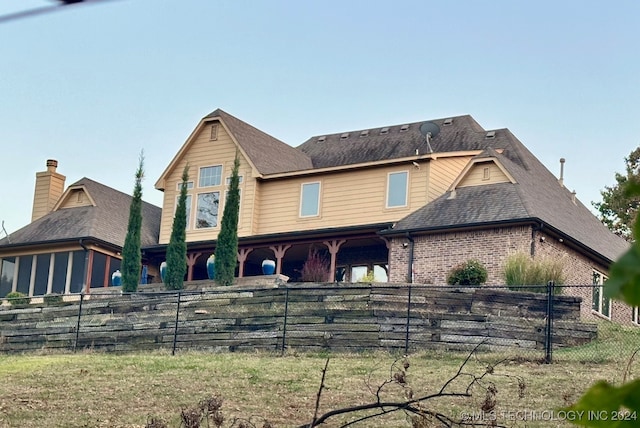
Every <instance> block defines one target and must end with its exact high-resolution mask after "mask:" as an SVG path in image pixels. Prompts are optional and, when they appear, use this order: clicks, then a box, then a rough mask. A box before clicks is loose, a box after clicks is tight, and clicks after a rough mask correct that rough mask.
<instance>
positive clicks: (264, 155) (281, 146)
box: [204, 109, 313, 174]
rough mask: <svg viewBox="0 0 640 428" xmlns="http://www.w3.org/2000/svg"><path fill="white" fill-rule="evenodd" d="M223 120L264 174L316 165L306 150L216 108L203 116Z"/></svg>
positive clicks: (297, 169)
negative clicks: (290, 144)
mask: <svg viewBox="0 0 640 428" xmlns="http://www.w3.org/2000/svg"><path fill="white" fill-rule="evenodd" d="M204 119H205V120H207V119H220V120H221V121H222V122H223V123H224V124H225V125H226V126H227V128H228V129H229V131H230V132H231V134H232V135H233V137H235V139H236V141H237V142H238V144H239V145H240V147H242V150H244V152H245V153H246V154H247V156H248V157H249V160H250V161H251V162H252V163H253V165H254V166H255V167H256V168H257V169H258V171H259V172H260V173H261V174H277V173H282V172H291V171H300V170H305V169H310V168H312V167H313V165H312V163H311V159H310V158H309V157H308V156H307V155H306V154H304V153H303V152H301V151H299V150H296V149H295V148H293V147H291V146H289V145H288V144H286V143H283V142H282V141H280V140H278V139H277V138H274V137H272V136H271V135H269V134H266V133H264V132H262V131H260V130H259V129H257V128H254V127H253V126H251V125H249V124H248V123H246V122H243V121H242V120H240V119H238V118H236V117H234V116H232V115H230V114H229V113H226V112H225V111H223V110H220V109H217V110H215V111H213V112H212V113H210V114H208V115H207V116H205V117H204Z"/></svg>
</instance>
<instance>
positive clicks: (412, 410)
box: [297, 342, 525, 428]
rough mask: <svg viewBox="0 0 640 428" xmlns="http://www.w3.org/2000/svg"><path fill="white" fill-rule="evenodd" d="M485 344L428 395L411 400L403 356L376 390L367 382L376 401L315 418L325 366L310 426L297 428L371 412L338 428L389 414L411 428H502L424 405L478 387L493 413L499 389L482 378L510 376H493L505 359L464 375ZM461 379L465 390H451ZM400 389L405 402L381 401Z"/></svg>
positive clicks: (482, 406)
mask: <svg viewBox="0 0 640 428" xmlns="http://www.w3.org/2000/svg"><path fill="white" fill-rule="evenodd" d="M483 344H484V342H481V343H479V344H477V345H476V346H475V347H474V348H473V349H472V350H471V351H470V352H469V354H468V355H467V357H466V358H465V360H464V361H463V362H462V364H461V365H460V367H459V368H458V370H457V372H456V373H455V374H454V375H453V376H452V377H451V378H450V379H448V380H447V381H446V382H445V383H444V384H443V385H442V387H441V388H440V389H439V390H438V391H437V392H435V393H431V394H423V395H420V396H418V397H414V395H415V393H414V390H413V388H412V387H411V386H410V385H409V380H408V377H407V371H408V369H409V367H410V363H409V360H408V359H407V358H406V357H405V358H403V359H402V364H401V365H400V360H396V361H394V362H393V364H392V365H391V372H390V375H389V377H388V379H385V380H384V381H383V382H382V383H380V384H379V385H378V386H377V387H376V388H372V387H371V385H370V383H369V382H368V383H367V386H368V387H369V391H371V393H372V394H373V395H374V397H375V399H374V401H372V402H371V403H366V404H361V405H356V406H348V407H344V408H340V409H334V410H330V411H328V412H326V413H324V414H322V415H320V416H317V413H318V407H319V403H320V397H321V395H322V390H323V389H324V388H325V383H324V381H325V375H326V369H327V365H328V360H327V364H325V368H324V370H323V372H322V381H321V383H320V388H319V390H318V393H317V399H316V408H315V412H314V416H313V419H312V421H311V423H309V424H304V425H300V426H299V427H297V428H314V427H317V426H320V425H322V424H324V423H325V422H326V421H327V420H329V419H330V418H334V417H336V416H338V415H346V414H355V413H360V412H367V411H373V413H369V414H366V415H363V416H361V417H358V418H357V419H355V420H353V421H351V422H348V423H346V424H343V425H341V428H345V427H349V426H352V425H355V424H357V423H360V422H363V421H365V420H368V419H372V418H376V417H380V416H383V415H386V414H389V413H393V412H398V411H402V412H405V413H406V414H407V415H408V417H409V419H410V421H411V424H412V426H413V427H414V428H422V427H427V426H430V425H427V424H430V422H432V421H434V420H435V421H437V422H439V423H440V424H442V426H444V427H465V426H475V427H477V426H492V427H501V426H503V425H499V424H498V423H497V421H496V420H486V421H485V420H480V421H478V420H471V419H468V418H464V417H460V418H454V417H451V416H448V415H446V414H444V413H442V412H439V411H437V410H433V409H430V408H429V407H428V406H427V402H428V401H429V400H434V399H438V398H444V397H449V398H452V397H453V398H463V399H466V398H471V397H473V389H474V388H475V387H477V388H480V389H481V390H482V391H484V393H485V396H484V400H483V401H482V403H481V404H480V410H481V411H483V412H486V413H490V412H492V411H494V409H495V407H496V404H497V399H496V396H497V394H498V389H497V387H496V385H495V384H494V383H493V382H490V381H486V379H485V378H487V377H488V376H504V377H513V376H511V375H507V374H500V375H498V374H496V373H495V367H496V366H497V365H499V364H501V363H503V362H504V361H506V360H501V361H498V362H497V363H494V364H490V365H488V366H487V367H486V369H485V371H484V373H482V374H480V375H477V374H474V373H469V372H465V367H466V366H467V364H468V363H469V361H470V360H471V358H472V357H474V356H475V355H476V351H477V350H478V348H479V347H480V346H481V345H483ZM461 378H468V379H469V380H468V382H467V383H466V387H465V388H464V389H460V388H454V383H455V382H456V381H458V380H459V379H461ZM516 378H517V380H518V390H519V392H518V395H519V396H520V398H522V397H523V396H524V390H525V383H524V380H523V379H522V378H520V377H517V376H516ZM392 385H397V386H399V387H400V388H401V389H402V391H403V392H404V398H405V399H404V400H394V401H391V400H385V399H384V398H383V394H384V393H385V392H386V391H387V389H388V388H389V387H390V386H392Z"/></svg>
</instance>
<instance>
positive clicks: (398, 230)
mask: <svg viewBox="0 0 640 428" xmlns="http://www.w3.org/2000/svg"><path fill="white" fill-rule="evenodd" d="M236 156H238V158H239V160H240V192H241V193H240V196H241V197H240V217H239V224H238V236H239V251H238V261H239V263H238V276H241V277H242V276H250V275H257V274H260V272H261V270H260V269H261V264H262V261H263V260H264V259H267V258H269V259H274V260H275V261H276V270H277V273H282V274H285V275H287V276H289V277H291V278H292V280H296V279H299V278H300V271H301V268H302V265H303V263H304V261H305V260H306V258H307V255H308V254H309V251H310V250H311V249H314V248H315V249H319V250H321V251H322V252H324V253H326V255H327V262H328V264H329V266H330V268H329V274H328V278H327V280H328V281H335V280H337V279H343V278H342V273H343V272H344V279H345V280H347V281H356V280H358V279H359V278H361V277H362V276H364V275H366V274H371V273H373V274H374V275H375V278H376V280H377V281H390V282H398V283H406V282H416V283H433V284H440V283H443V282H444V281H445V277H446V274H447V273H448V271H449V270H450V269H451V268H452V267H453V266H455V265H457V264H459V263H460V262H464V261H466V260H468V259H470V258H475V259H478V260H480V261H481V262H482V263H483V264H485V266H487V268H488V271H489V283H490V284H499V283H500V282H502V281H501V270H502V266H503V264H504V261H505V259H506V257H507V256H508V255H509V254H511V253H513V252H515V251H525V252H527V253H529V254H531V255H533V256H537V255H540V254H549V255H553V256H556V257H560V256H561V257H563V258H565V259H566V260H567V263H566V272H565V273H566V276H567V278H568V283H570V284H591V283H592V282H593V281H594V279H595V280H597V281H602V280H603V279H604V278H605V277H606V274H607V271H608V267H609V265H610V264H611V262H612V261H613V260H615V259H616V258H617V257H618V256H619V255H620V254H621V253H622V252H624V251H625V250H626V248H628V244H627V243H626V242H625V241H623V240H622V239H620V238H618V237H617V236H615V235H614V234H612V233H611V232H609V230H608V229H607V228H606V227H605V226H603V225H602V224H601V223H600V222H599V221H598V220H597V218H595V217H594V216H593V214H592V213H591V212H590V211H589V209H588V208H587V207H585V206H584V205H583V204H582V203H580V201H579V200H578V199H577V198H576V197H575V194H573V193H572V192H570V191H569V190H568V189H566V188H565V187H564V186H563V182H562V178H560V179H558V178H556V177H555V176H554V175H553V174H552V173H551V172H550V171H548V170H547V168H545V167H544V166H543V165H542V164H541V163H540V162H539V161H538V159H536V157H535V156H534V155H533V154H531V152H529V151H528V150H527V148H526V147H525V146H524V145H523V144H522V143H521V142H520V141H518V139H517V138H516V137H515V136H514V135H513V134H512V133H511V132H510V131H509V130H507V129H498V130H489V131H487V130H485V129H483V128H482V127H481V126H480V125H479V124H478V123H477V122H476V121H475V120H474V119H473V118H472V117H471V116H458V117H450V118H444V119H437V120H431V121H423V122H417V123H405V124H398V125H394V126H383V127H380V128H374V129H362V130H356V131H349V132H342V133H337V134H327V135H319V136H314V137H312V138H310V139H308V140H307V141H306V142H304V143H303V144H301V145H300V146H298V147H296V148H294V147H291V146H289V145H288V144H285V143H284V142H282V141H279V140H277V139H276V138H274V137H272V136H270V135H268V134H266V133H265V132H263V131H260V130H258V129H256V128H255V127H253V126H251V125H249V124H248V123H246V122H243V121H241V120H240V119H238V118H236V117H234V116H232V115H230V114H228V113H226V112H224V111H222V110H215V111H214V112H212V113H211V114H209V115H207V116H205V117H204V118H202V120H200V122H199V123H198V124H197V126H196V127H195V129H194V130H193V132H192V133H191V135H189V136H188V138H187V139H186V141H185V142H184V144H183V145H182V147H181V148H180V149H179V150H178V151H177V153H176V155H175V156H174V158H173V159H172V161H171V162H170V163H169V165H168V166H167V167H166V169H165V170H164V172H163V173H162V175H161V176H160V178H159V179H158V180H157V182H156V183H155V187H156V188H157V189H158V190H160V191H162V192H163V193H164V196H163V198H164V200H163V206H162V210H161V212H160V210H159V209H153V208H151V207H147V210H148V211H146V212H145V221H147V226H148V227H150V229H149V234H148V235H147V238H149V239H148V240H145V242H144V243H143V253H144V259H145V263H146V264H148V265H149V268H150V270H149V272H151V275H152V276H154V279H155V280H158V276H157V273H156V272H157V267H158V266H159V265H160V263H161V262H162V261H163V260H164V257H165V256H164V254H165V250H166V246H167V244H168V242H169V237H170V234H171V227H172V222H173V215H174V212H175V206H176V202H177V198H178V194H179V188H180V185H181V182H182V178H181V176H182V172H183V170H184V168H185V167H186V166H188V168H189V169H188V171H189V180H188V182H187V189H188V196H187V207H188V209H187V231H186V237H187V243H188V254H187V264H188V274H187V279H188V280H193V279H202V278H205V277H206V267H205V263H206V259H207V258H208V256H209V255H210V254H211V253H212V252H213V251H214V250H215V244H216V239H217V236H218V233H219V231H220V217H221V215H222V212H223V208H224V203H225V198H226V192H227V190H228V183H229V179H230V174H231V170H232V165H233V162H234V159H235V157H236ZM54 172H55V171H54ZM84 180H85V181H84V186H87V189H88V191H87V195H90V194H91V192H93V191H92V190H91V189H90V188H89V187H90V185H89V184H88V183H91V185H93V186H99V185H98V184H97V183H94V182H90V180H87V179H84ZM81 181H83V180H81ZM76 184H78V183H76ZM58 187H59V186H58ZM70 191H73V190H72V189H71V187H70V188H69V189H67V191H65V192H64V194H63V195H62V197H61V198H60V201H62V204H61V203H59V202H56V204H54V205H53V206H52V207H44V208H39V210H40V211H39V212H41V213H43V214H41V215H43V217H42V218H40V219H37V220H35V221H34V222H33V223H32V224H30V225H28V226H26V227H25V228H24V229H22V230H20V231H18V232H16V233H14V234H12V235H11V236H10V237H9V238H10V239H11V243H9V242H7V239H6V238H5V239H4V240H2V241H0V257H2V260H3V264H2V266H4V264H5V260H8V265H9V266H11V263H14V264H15V265H17V264H18V263H17V260H16V261H15V262H12V260H14V259H16V258H17V259H21V258H22V257H27V256H31V257H32V258H34V257H35V258H36V259H39V258H43V259H44V258H46V257H47V256H46V254H51V253H53V252H54V251H53V249H52V248H53V246H52V245H53V244H55V242H52V245H49V244H48V241H47V240H46V239H44V240H43V241H41V242H40V243H39V245H40V247H36V246H35V245H32V244H33V243H34V242H35V241H33V240H32V239H30V238H25V236H31V234H32V233H35V232H31V230H32V229H34V227H36V226H37V225H38V222H42V221H48V220H47V218H48V217H50V216H60V215H61V214H60V213H59V211H62V209H63V208H66V209H69V208H71V206H70V202H69V201H70V199H69V198H70ZM37 192H38V190H37V189H36V193H37ZM36 199H37V198H36ZM50 199H52V200H55V192H54V193H53V196H51V197H50ZM71 199H73V197H71ZM65 201H66V202H65ZM95 202H96V203H95V205H92V206H93V207H94V208H95V207H98V206H99V205H100V204H101V203H102V202H100V203H99V202H98V201H95ZM122 203H125V202H124V200H123V201H122ZM125 204H126V203H125ZM50 205H51V204H50ZM85 208H86V207H85ZM34 209H35V208H34ZM124 211H125V212H128V210H126V209H125V210H124ZM68 213H69V214H70V215H71V214H73V216H74V217H75V216H78V217H80V216H82V215H84V214H83V213H82V212H81V211H79V210H78V211H75V212H71V211H69V212H68ZM155 215H158V216H159V217H158V218H156V217H153V216H155ZM110 220H115V219H110ZM77 221H80V222H81V223H82V221H81V220H77ZM118 221H119V223H118V225H119V226H115V227H119V228H120V229H119V230H120V231H121V233H125V232H126V224H127V220H126V218H123V219H119V220H118ZM94 224H95V223H94ZM112 224H113V223H112ZM153 227H157V229H155V235H154V232H152V230H153ZM102 228H103V226H100V227H99V229H102ZM67 233H68V235H69V236H68V239H75V241H74V244H76V247H74V250H73V251H81V250H82V251H84V248H83V247H82V246H81V245H80V244H83V245H84V246H86V245H87V243H86V240H85V241H81V240H79V238H80V237H83V238H85V239H88V236H87V237H85V236H84V235H86V234H87V232H85V231H83V232H82V234H81V233H80V232H79V230H78V231H76V230H73V229H71V228H70V230H67ZM95 234H97V232H95ZM81 235H82V236H81ZM40 238H43V237H42V236H40ZM120 238H121V239H115V237H114V238H113V239H110V238H107V237H106V236H104V235H100V236H94V237H93V239H97V240H100V243H98V242H95V243H94V242H93V241H92V242H91V244H92V245H94V244H95V245H97V246H94V247H87V248H88V249H89V250H93V251H94V252H95V254H97V253H100V254H106V256H108V257H111V258H110V259H109V260H110V262H109V264H106V263H105V266H106V267H108V269H106V271H105V272H102V271H100V272H97V273H95V275H97V276H98V277H100V276H101V274H102V273H104V281H103V284H107V283H108V281H107V279H108V276H109V272H111V271H113V266H115V265H111V264H110V263H117V262H116V261H115V259H117V257H118V249H119V248H121V246H122V242H123V241H124V238H123V235H122V234H121V235H120ZM108 244H111V245H112V246H111V247H109V251H102V248H107V246H108ZM20 245H22V246H20ZM103 246H104V247H103ZM18 249H20V251H21V252H20V253H18V252H17V250H18ZM31 249H33V251H31ZM41 253H42V254H45V255H42V256H41V255H40V254H41ZM78 257H80V256H78ZM100 257H102V256H100ZM61 263H62V262H61ZM20 265H22V266H24V263H23V262H22V261H20ZM26 265H27V266H28V265H29V264H28V262H27V263H26ZM33 266H35V267H33ZM37 266H39V263H37V262H36V263H34V262H32V263H31V267H32V270H31V271H29V270H28V268H26V267H25V268H24V269H23V271H20V269H21V268H20V267H15V266H14V267H13V269H14V270H17V271H18V275H17V277H18V279H17V280H16V278H15V275H14V281H13V283H12V284H15V285H16V286H17V284H22V279H21V278H22V276H23V275H24V276H25V278H30V279H29V280H28V281H30V284H31V283H34V286H33V287H31V286H30V288H29V292H30V293H31V294H34V293H35V294H40V292H42V291H44V287H43V286H42V285H39V286H38V287H37V288H36V287H35V283H38V284H41V282H39V281H40V280H37V279H38V275H40V276H42V275H45V273H40V274H38V267H37ZM87 266H89V265H88V264H87ZM9 269H11V268H9ZM23 272H24V273H23ZM34 272H35V277H36V280H34V279H33V277H34V275H33V273H34ZM42 272H45V270H44V268H43V270H42ZM49 272H50V271H49ZM30 273H31V275H30V276H29V274H30ZM336 273H338V278H336ZM85 274H86V276H85V278H89V275H88V274H87V273H85ZM54 276H55V269H54ZM7 277H9V276H7ZM3 278H4V274H3ZM91 278H94V274H91ZM24 281H27V280H26V279H25V280H24ZM28 281H27V282H28ZM34 281H35V282H34ZM54 282H55V281H54ZM98 282H99V281H98ZM98 282H96V285H98ZM71 283H73V284H75V283H74V282H73V281H71ZM85 284H90V285H91V284H93V283H90V282H89V281H86V282H85ZM3 287H4V288H2V289H0V295H2V294H1V291H2V290H4V291H6V290H8V289H9V288H8V282H6V281H5V282H3ZM12 287H13V285H12ZM76 288H77V286H76V287H75V288H74V287H73V286H71V285H70V286H69V287H66V286H65V289H64V290H65V291H71V292H73V291H77V290H76ZM89 288H90V287H89ZM12 289H15V287H13V288H12ZM21 289H22V290H26V288H25V286H24V285H22V287H21ZM57 289H60V286H57V288H56V287H52V290H57ZM47 291H49V290H47ZM589 292H590V289H589ZM596 294H597V293H596ZM594 299H595V300H594ZM585 301H586V302H592V303H593V305H594V306H593V309H595V311H596V312H600V313H601V314H602V315H604V316H607V317H608V316H610V312H611V311H610V308H609V303H608V302H607V301H604V300H603V297H602V293H599V294H598V296H595V294H594V295H589V296H586V295H585ZM590 304H591V303H589V305H590ZM590 312H591V308H589V307H585V314H587V313H590ZM625 316H626V315H625Z"/></svg>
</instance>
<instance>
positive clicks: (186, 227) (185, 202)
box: [174, 195, 191, 230]
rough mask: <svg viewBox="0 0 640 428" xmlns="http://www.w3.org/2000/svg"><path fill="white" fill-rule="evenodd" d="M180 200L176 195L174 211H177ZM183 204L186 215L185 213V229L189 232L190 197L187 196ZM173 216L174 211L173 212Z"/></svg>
mask: <svg viewBox="0 0 640 428" xmlns="http://www.w3.org/2000/svg"><path fill="white" fill-rule="evenodd" d="M179 200H180V196H179V195H178V196H177V197H176V208H175V209H176V210H177V209H178V201H179ZM184 204H185V205H186V206H185V208H186V213H187V220H186V223H185V229H187V230H189V226H190V225H191V195H187V198H186V199H185V201H184ZM174 215H175V211H174Z"/></svg>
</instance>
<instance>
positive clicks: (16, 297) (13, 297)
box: [6, 291, 31, 306]
mask: <svg viewBox="0 0 640 428" xmlns="http://www.w3.org/2000/svg"><path fill="white" fill-rule="evenodd" d="M6 299H7V300H8V301H9V303H10V304H11V305H12V306H17V305H28V304H29V303H30V302H31V298H30V297H29V296H27V295H26V294H24V293H21V292H19V291H12V292H11V293H8V294H7V296H6Z"/></svg>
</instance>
